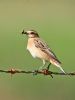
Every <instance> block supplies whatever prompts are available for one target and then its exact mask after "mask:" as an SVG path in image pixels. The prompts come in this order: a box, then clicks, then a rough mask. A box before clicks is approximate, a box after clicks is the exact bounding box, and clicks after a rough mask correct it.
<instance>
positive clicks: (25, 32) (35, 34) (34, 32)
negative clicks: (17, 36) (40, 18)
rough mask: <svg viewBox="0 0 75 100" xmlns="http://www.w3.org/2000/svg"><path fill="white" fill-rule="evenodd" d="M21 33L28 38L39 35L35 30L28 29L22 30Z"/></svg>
mask: <svg viewBox="0 0 75 100" xmlns="http://www.w3.org/2000/svg"><path fill="white" fill-rule="evenodd" d="M22 34H26V35H27V36H28V37H29V38H35V37H39V35H38V33H37V32H36V31H35V30H29V31H25V30H23V31H22Z"/></svg>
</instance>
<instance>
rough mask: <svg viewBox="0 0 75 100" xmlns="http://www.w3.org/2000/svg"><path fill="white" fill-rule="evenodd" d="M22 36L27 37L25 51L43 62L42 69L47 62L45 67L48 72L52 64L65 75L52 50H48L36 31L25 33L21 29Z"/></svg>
mask: <svg viewBox="0 0 75 100" xmlns="http://www.w3.org/2000/svg"><path fill="white" fill-rule="evenodd" d="M22 34H25V35H27V37H28V43H27V50H28V51H29V52H30V54H31V55H32V57H33V58H39V59H41V60H42V61H43V65H42V68H43V67H44V66H45V65H46V62H49V65H48V66H47V69H48V70H49V67H50V65H51V64H52V65H55V66H56V67H58V68H59V69H60V70H61V71H62V72H63V73H65V71H64V70H63V68H62V67H61V62H60V61H59V60H58V58H57V57H56V55H55V53H54V52H53V51H52V49H51V48H49V46H48V45H47V43H46V42H45V41H44V40H42V39H41V38H40V36H39V34H38V32H37V31H35V30H28V31H25V29H23V31H22Z"/></svg>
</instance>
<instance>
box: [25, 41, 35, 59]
mask: <svg viewBox="0 0 75 100" xmlns="http://www.w3.org/2000/svg"><path fill="white" fill-rule="evenodd" d="M27 50H28V51H29V52H30V53H31V55H32V56H33V57H34V58H36V50H35V45H34V42H33V39H29V40H28V44H27Z"/></svg>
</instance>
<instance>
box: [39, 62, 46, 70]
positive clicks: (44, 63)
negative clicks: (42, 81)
mask: <svg viewBox="0 0 75 100" xmlns="http://www.w3.org/2000/svg"><path fill="white" fill-rule="evenodd" d="M45 65H46V62H45V60H43V65H42V66H41V67H40V68H39V70H42V69H43V67H44V66H45Z"/></svg>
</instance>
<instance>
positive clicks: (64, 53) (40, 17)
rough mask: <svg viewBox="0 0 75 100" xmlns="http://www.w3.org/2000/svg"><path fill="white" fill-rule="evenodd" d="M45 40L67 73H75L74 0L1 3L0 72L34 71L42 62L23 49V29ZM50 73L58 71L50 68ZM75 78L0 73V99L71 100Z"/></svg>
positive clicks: (31, 0) (74, 87) (73, 95)
mask: <svg viewBox="0 0 75 100" xmlns="http://www.w3.org/2000/svg"><path fill="white" fill-rule="evenodd" d="M23 28H26V30H29V29H34V30H36V31H38V32H39V34H40V36H41V37H42V38H43V39H44V40H45V41H47V43H48V45H49V46H50V47H51V48H52V50H53V51H55V53H56V55H57V57H58V58H59V59H60V60H61V62H62V67H63V69H64V70H65V71H66V72H71V71H75V1H74V0H57V1H55V0H53V1H52V0H13V1H11V0H6V1H5V0H3V1H2V0H0V69H9V68H11V67H14V68H17V69H23V70H24V69H25V70H34V69H37V68H39V66H40V65H41V64H42V62H41V61H40V60H38V59H33V58H32V57H31V55H30V54H29V53H28V52H27V50H26V43H27V37H26V36H23V35H21V34H20V33H21V32H22V29H23ZM51 70H52V71H60V70H59V69H57V68H56V67H55V66H53V65H52V66H51ZM74 93H75V77H67V76H64V77H62V76H55V77H54V78H53V79H51V78H50V77H47V76H46V77H45V76H40V75H38V76H33V75H25V76H24V74H16V75H14V76H13V77H12V79H11V77H10V75H7V74H0V98H1V99H2V100H6V99H7V100H39V99H40V100H50V99H51V100H55V99H56V100H74V99H75V94H74Z"/></svg>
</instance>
